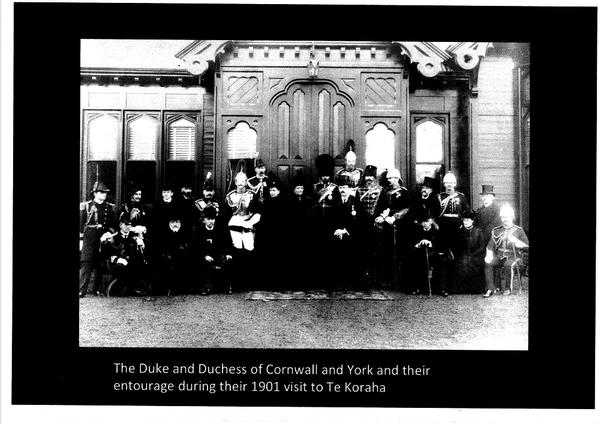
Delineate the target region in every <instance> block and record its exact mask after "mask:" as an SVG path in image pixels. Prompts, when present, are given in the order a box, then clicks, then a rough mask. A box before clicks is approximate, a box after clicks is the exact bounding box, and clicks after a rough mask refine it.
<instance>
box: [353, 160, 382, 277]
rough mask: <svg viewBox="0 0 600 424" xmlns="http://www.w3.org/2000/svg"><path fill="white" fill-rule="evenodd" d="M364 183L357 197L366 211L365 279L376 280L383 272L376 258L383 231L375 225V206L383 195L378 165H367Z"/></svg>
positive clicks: (378, 253) (379, 251)
mask: <svg viewBox="0 0 600 424" xmlns="http://www.w3.org/2000/svg"><path fill="white" fill-rule="evenodd" d="M363 179H364V183H363V184H362V185H361V186H359V187H358V193H357V197H358V200H359V201H360V203H361V205H362V208H363V210H364V212H365V219H364V226H365V228H364V236H365V243H366V245H367V246H368V248H367V250H366V255H367V257H366V263H365V279H366V280H367V281H369V282H371V283H373V282H376V280H377V279H378V277H380V275H381V274H382V272H381V271H382V270H380V269H378V266H377V261H376V258H377V256H378V255H380V254H381V244H382V240H381V231H380V229H379V228H377V227H375V207H376V206H377V202H378V201H379V197H380V196H381V191H382V187H381V186H380V185H379V183H378V182H377V167H376V166H373V165H367V166H366V167H365V173H364V178H363Z"/></svg>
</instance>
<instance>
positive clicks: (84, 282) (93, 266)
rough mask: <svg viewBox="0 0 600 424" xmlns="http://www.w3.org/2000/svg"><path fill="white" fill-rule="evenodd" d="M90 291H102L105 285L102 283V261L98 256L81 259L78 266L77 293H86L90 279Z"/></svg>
mask: <svg viewBox="0 0 600 424" xmlns="http://www.w3.org/2000/svg"><path fill="white" fill-rule="evenodd" d="M92 272H93V274H94V279H93V281H92V291H94V292H96V291H100V292H102V293H104V290H105V287H103V284H102V261H101V260H100V258H99V257H96V258H93V260H91V261H81V264H80V268H79V293H83V294H87V292H88V288H89V285H90V280H91V279H92Z"/></svg>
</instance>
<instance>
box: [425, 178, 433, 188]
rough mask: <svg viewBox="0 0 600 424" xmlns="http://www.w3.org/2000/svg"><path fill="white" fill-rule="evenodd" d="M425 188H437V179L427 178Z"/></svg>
mask: <svg viewBox="0 0 600 424" xmlns="http://www.w3.org/2000/svg"><path fill="white" fill-rule="evenodd" d="M423 187H429V188H435V178H431V177H425V178H424V179H423Z"/></svg>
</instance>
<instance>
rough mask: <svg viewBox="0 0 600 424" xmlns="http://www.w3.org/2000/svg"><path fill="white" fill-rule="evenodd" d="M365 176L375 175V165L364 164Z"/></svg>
mask: <svg viewBox="0 0 600 424" xmlns="http://www.w3.org/2000/svg"><path fill="white" fill-rule="evenodd" d="M364 175H365V177H376V176H377V167H376V166H374V165H367V166H365V173H364Z"/></svg>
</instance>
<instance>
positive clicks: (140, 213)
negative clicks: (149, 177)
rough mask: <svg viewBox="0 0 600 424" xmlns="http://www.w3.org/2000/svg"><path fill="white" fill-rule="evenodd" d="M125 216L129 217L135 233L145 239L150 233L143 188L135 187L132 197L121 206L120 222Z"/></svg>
mask: <svg viewBox="0 0 600 424" xmlns="http://www.w3.org/2000/svg"><path fill="white" fill-rule="evenodd" d="M124 216H127V217H129V220H130V221H131V225H132V229H133V232H134V233H136V234H138V235H139V236H141V237H142V238H143V237H145V235H146V233H147V232H148V211H147V210H146V206H145V205H144V204H143V203H142V188H141V187H134V188H133V189H132V190H131V197H130V198H129V200H127V201H126V202H125V203H123V205H122V206H121V209H120V210H119V222H120V221H121V218H123V217H124Z"/></svg>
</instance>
